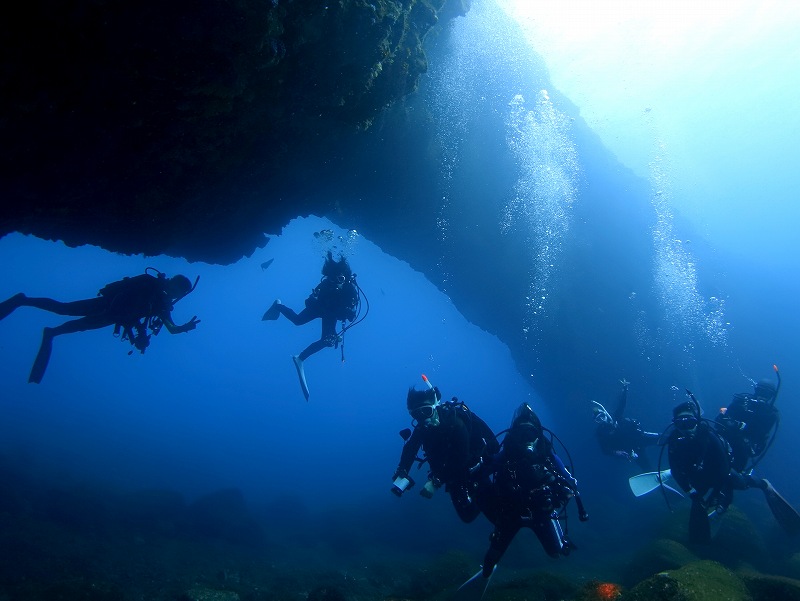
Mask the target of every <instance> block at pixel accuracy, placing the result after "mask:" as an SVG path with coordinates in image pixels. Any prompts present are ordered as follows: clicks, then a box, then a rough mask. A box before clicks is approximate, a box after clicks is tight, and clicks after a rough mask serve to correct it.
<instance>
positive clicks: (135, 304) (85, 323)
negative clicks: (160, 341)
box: [0, 267, 200, 384]
mask: <svg viewBox="0 0 800 601" xmlns="http://www.w3.org/2000/svg"><path fill="white" fill-rule="evenodd" d="M149 271H154V272H156V274H157V275H155V276H154V275H151V274H150V273H148V272H149ZM199 279H200V278H199V276H198V278H197V279H196V280H195V282H194V285H192V283H191V282H190V281H189V278H187V277H186V276H184V275H180V274H179V275H175V276H173V277H171V278H168V277H167V276H166V275H165V274H163V273H161V272H160V271H158V270H156V269H154V268H152V267H148V268H147V269H145V273H143V274H141V275H137V276H134V277H125V278H123V279H122V280H119V281H117V282H112V283H111V284H108V285H106V286H104V287H103V288H102V289H101V290H100V291H99V292H98V293H97V297H96V298H89V299H85V300H79V301H72V302H67V303H63V302H60V301H57V300H53V299H51V298H32V297H28V296H25V294H23V293H22V292H20V293H19V294H15V295H14V296H12V297H11V298H9V299H8V300H6V301H4V302H2V303H0V320H2V319H4V318H6V317H7V316H8V315H10V314H11V313H12V312H13V311H14V310H15V309H17V308H19V307H36V308H37V309H43V310H45V311H50V312H51V313H56V314H58V315H71V316H80V318H79V319H73V320H71V321H67V322H65V323H63V324H61V325H60V326H56V327H54V328H44V331H43V333H42V344H41V346H40V347H39V352H38V354H37V355H36V360H35V361H34V363H33V367H32V369H31V373H30V376H29V377H28V382H33V383H36V384H38V383H40V382H41V381H42V378H43V377H44V372H45V370H46V369H47V364H48V363H49V361H50V355H51V353H52V350H53V338H55V337H56V336H60V335H61V334H72V333H74V332H85V331H87V330H97V329H99V328H104V327H106V326H110V325H113V326H114V336H117V337H120V336H121V339H122V340H127V341H129V342H130V343H131V345H132V346H133V347H135V348H136V349H137V350H139V351H140V352H142V353H144V351H145V349H146V348H147V347H148V346H149V345H150V337H151V336H152V335H156V334H158V333H159V331H161V328H162V326H163V327H166V328H167V331H169V333H170V334H180V333H183V332H189V331H191V330H194V329H195V328H196V327H197V324H198V323H200V320H199V319H197V316H196V315H195V316H193V317H192V318H191V319H190V320H189V321H187V322H186V323H185V324H183V325H180V326H179V325H175V322H173V320H172V309H173V306H174V305H175V303H177V302H178V301H179V300H181V299H182V298H183V297H184V296H186V295H187V294H189V293H190V292H192V291H193V290H194V289H195V287H196V286H197V282H198V280H199ZM132 352H133V351H132V350H131V351H130V352H129V353H128V354H130V353H132Z"/></svg>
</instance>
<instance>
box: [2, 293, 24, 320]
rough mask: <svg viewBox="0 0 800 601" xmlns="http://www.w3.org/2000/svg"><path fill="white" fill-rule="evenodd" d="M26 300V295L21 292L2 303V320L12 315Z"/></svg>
mask: <svg viewBox="0 0 800 601" xmlns="http://www.w3.org/2000/svg"><path fill="white" fill-rule="evenodd" d="M24 301H25V295H24V294H23V293H22V292H19V293H17V294H15V295H14V296H12V297H11V298H9V299H7V300H4V301H3V302H2V303H0V320H3V319H5V318H6V317H8V316H9V315H11V314H12V313H13V312H14V310H15V309H17V308H19V307H21V306H22V305H23V303H24Z"/></svg>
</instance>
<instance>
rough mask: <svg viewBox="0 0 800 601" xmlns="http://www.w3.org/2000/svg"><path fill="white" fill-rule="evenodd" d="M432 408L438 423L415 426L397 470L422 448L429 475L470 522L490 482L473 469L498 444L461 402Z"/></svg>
mask: <svg viewBox="0 0 800 601" xmlns="http://www.w3.org/2000/svg"><path fill="white" fill-rule="evenodd" d="M436 410H437V412H438V414H439V424H438V425H437V426H424V425H417V426H415V428H414V431H413V432H412V433H411V436H410V437H409V439H408V440H407V441H406V442H405V444H404V445H403V451H402V453H401V455H400V463H399V465H398V472H400V471H402V472H405V473H408V472H409V470H410V469H411V466H412V465H413V463H414V460H415V459H416V457H417V453H419V450H420V448H422V450H423V452H424V458H425V459H426V460H427V462H428V465H429V466H430V478H431V479H433V480H434V481H436V482H437V483H441V484H444V485H445V490H446V491H447V492H448V493H450V499H451V500H452V502H453V507H455V510H456V512H457V513H458V516H459V517H460V518H461V519H462V520H463V521H464V522H471V521H473V520H474V519H475V518H476V517H478V515H479V514H480V512H481V510H482V509H483V499H484V496H485V492H486V490H487V488H488V486H489V484H490V482H489V474H488V473H487V472H485V471H484V470H481V469H476V468H480V465H481V464H482V462H484V461H485V460H486V459H488V458H489V457H491V456H492V455H494V454H496V453H497V452H498V451H499V450H500V445H499V443H498V442H497V438H496V437H495V435H494V433H493V432H492V430H491V428H489V426H488V425H486V422H484V421H483V420H482V419H481V418H480V417H478V416H477V415H475V414H474V413H473V412H472V411H470V410H469V409H468V408H467V406H466V405H464V404H463V403H460V402H452V401H450V402H445V403H442V404H440V405H438V406H437V407H436ZM471 470H472V471H471Z"/></svg>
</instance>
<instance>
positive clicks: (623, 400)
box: [614, 379, 628, 422]
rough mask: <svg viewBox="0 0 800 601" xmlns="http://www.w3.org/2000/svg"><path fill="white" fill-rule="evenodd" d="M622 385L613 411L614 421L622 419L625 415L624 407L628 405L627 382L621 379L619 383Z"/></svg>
mask: <svg viewBox="0 0 800 601" xmlns="http://www.w3.org/2000/svg"><path fill="white" fill-rule="evenodd" d="M619 383H620V384H622V392H620V393H619V399H618V400H617V408H616V410H615V411H614V421H617V422H618V421H619V420H621V419H622V416H623V415H625V406H626V405H627V404H628V381H627V380H625V379H622V380H620V381H619Z"/></svg>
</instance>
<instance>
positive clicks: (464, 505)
mask: <svg viewBox="0 0 800 601" xmlns="http://www.w3.org/2000/svg"><path fill="white" fill-rule="evenodd" d="M450 500H451V501H452V502H453V507H455V510H456V513H457V514H458V517H459V518H461V521H462V522H464V523H466V524H469V523H470V522H473V521H475V518H476V517H478V515H479V514H480V512H481V510H480V507H478V502H477V499H476V498H475V497H474V496H473V495H472V494H470V484H469V482H462V483H460V484H455V485H453V486H452V487H451V488H450Z"/></svg>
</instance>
